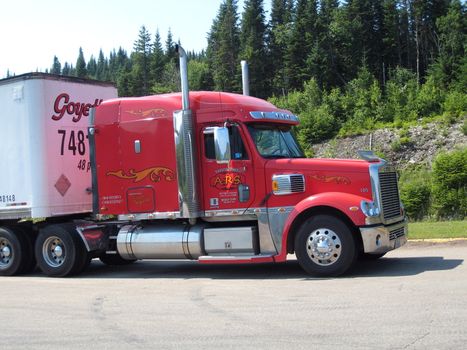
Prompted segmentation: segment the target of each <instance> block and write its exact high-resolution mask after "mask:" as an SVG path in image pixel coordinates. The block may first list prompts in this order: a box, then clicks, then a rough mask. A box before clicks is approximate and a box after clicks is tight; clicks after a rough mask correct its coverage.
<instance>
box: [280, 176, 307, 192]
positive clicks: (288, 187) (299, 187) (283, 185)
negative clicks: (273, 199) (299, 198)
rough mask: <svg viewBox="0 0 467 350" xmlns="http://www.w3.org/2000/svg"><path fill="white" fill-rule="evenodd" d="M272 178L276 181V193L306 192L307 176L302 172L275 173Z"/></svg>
mask: <svg viewBox="0 0 467 350" xmlns="http://www.w3.org/2000/svg"><path fill="white" fill-rule="evenodd" d="M272 180H273V181H274V182H276V186H277V187H276V188H275V189H274V194H276V195H280V194H291V193H299V192H305V178H304V176H303V175H302V174H284V175H274V176H273V177H272Z"/></svg>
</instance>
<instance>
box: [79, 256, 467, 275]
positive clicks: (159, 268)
mask: <svg viewBox="0 0 467 350" xmlns="http://www.w3.org/2000/svg"><path fill="white" fill-rule="evenodd" d="M463 261H464V260H463V259H445V258H443V257H442V256H427V257H404V258H381V259H379V260H376V261H361V262H360V261H359V262H358V263H357V264H356V266H355V268H354V269H353V270H352V271H351V272H350V273H348V274H347V275H345V276H342V277H339V278H344V279H345V278H357V277H358V278H361V277H369V278H371V277H388V276H413V275H418V274H421V273H424V272H428V271H444V270H452V269H455V268H456V267H458V266H459V265H461V264H462V263H463ZM75 278H85V279H86V278H91V279H93V278H115V279H122V278H134V279H136V278H159V279H160V278H168V279H198V278H199V279H202V278H208V279H223V280H232V279H255V280H256V279H263V280H268V279H306V280H316V279H322V278H316V277H310V276H308V275H307V274H306V273H305V272H304V271H303V270H302V269H301V268H300V266H299V264H298V262H297V261H296V260H290V261H287V262H286V263H278V264H257V265H246V264H245V265H243V264H242V265H202V264H199V263H197V262H193V261H167V260H164V261H156V260H151V261H138V262H136V263H134V264H131V265H126V266H106V265H104V264H102V263H101V262H100V261H98V260H94V261H93V262H92V263H91V265H90V266H89V268H88V269H87V270H86V271H85V272H83V273H82V274H80V275H79V276H76V277H75Z"/></svg>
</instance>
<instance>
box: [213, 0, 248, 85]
mask: <svg viewBox="0 0 467 350" xmlns="http://www.w3.org/2000/svg"><path fill="white" fill-rule="evenodd" d="M239 45H240V39H239V29H238V15H237V0H224V2H223V3H222V4H221V6H220V8H219V12H218V14H217V16H216V18H215V19H214V21H213V24H212V26H211V30H210V32H209V34H208V49H207V52H206V53H207V57H208V63H209V69H210V71H211V72H212V75H213V81H214V89H216V90H222V91H239V90H240V89H239V86H240V84H239V76H238V65H239V60H238V52H239Z"/></svg>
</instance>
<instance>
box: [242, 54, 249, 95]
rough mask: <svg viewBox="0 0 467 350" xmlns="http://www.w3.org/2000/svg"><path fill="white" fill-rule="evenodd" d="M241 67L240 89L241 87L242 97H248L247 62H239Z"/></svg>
mask: <svg viewBox="0 0 467 350" xmlns="http://www.w3.org/2000/svg"><path fill="white" fill-rule="evenodd" d="M240 63H241V65H242V87H243V95H245V96H250V76H249V72H248V62H247V61H241V62H240Z"/></svg>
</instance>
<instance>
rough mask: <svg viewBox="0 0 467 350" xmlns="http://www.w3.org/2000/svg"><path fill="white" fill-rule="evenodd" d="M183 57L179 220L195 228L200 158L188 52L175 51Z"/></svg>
mask: <svg viewBox="0 0 467 350" xmlns="http://www.w3.org/2000/svg"><path fill="white" fill-rule="evenodd" d="M175 49H176V51H177V53H178V55H179V57H180V80H181V89H182V109H181V110H180V111H176V112H174V114H173V117H174V137H175V151H176V156H177V179H178V202H179V208H180V217H181V218H186V219H190V223H191V224H192V225H193V224H194V223H195V222H196V218H198V217H200V216H201V213H200V205H199V199H198V197H199V196H198V188H197V187H198V181H197V171H198V169H197V164H196V161H195V160H196V159H197V154H196V149H197V148H196V138H195V129H194V121H193V114H192V111H191V110H190V93H189V87H188V64H187V61H188V60H187V55H186V52H185V50H183V48H182V47H181V46H180V45H176V47H175Z"/></svg>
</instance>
